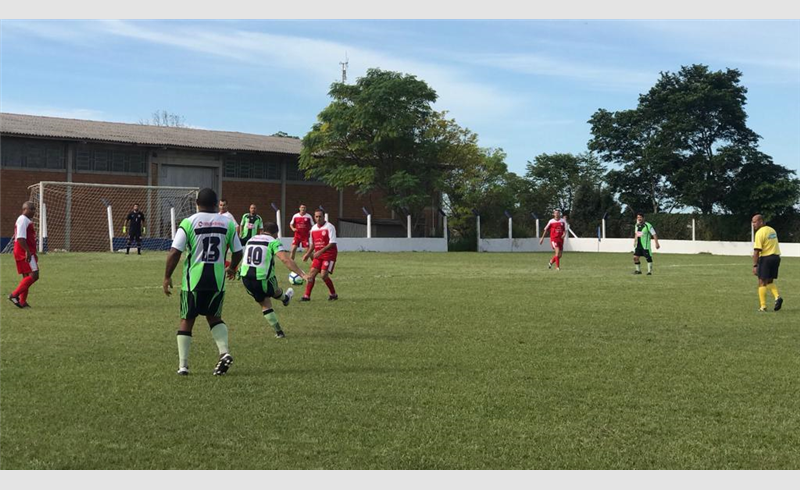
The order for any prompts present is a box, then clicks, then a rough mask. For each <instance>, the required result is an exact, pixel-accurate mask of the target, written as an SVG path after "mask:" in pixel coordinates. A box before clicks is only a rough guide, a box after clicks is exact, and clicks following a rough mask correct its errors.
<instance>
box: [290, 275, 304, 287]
mask: <svg viewBox="0 0 800 490" xmlns="http://www.w3.org/2000/svg"><path fill="white" fill-rule="evenodd" d="M289 282H290V283H291V284H294V285H295V286H299V285H301V284H303V283H304V282H306V281H305V280H304V279H303V278H302V277H300V276H299V275H297V274H296V273H294V272H290V273H289Z"/></svg>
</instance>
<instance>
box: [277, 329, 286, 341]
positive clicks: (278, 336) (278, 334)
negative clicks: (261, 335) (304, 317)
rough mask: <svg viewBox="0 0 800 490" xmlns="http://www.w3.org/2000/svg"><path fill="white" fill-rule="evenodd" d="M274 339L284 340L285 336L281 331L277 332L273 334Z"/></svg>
mask: <svg viewBox="0 0 800 490" xmlns="http://www.w3.org/2000/svg"><path fill="white" fill-rule="evenodd" d="M275 338H278V339H285V338H286V334H284V333H283V330H278V331H277V332H275Z"/></svg>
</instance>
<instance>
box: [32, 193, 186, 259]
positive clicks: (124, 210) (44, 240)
mask: <svg viewBox="0 0 800 490" xmlns="http://www.w3.org/2000/svg"><path fill="white" fill-rule="evenodd" d="M28 189H29V190H30V198H29V200H30V201H32V202H34V203H35V204H36V205H37V209H36V215H35V216H34V218H33V223H34V227H35V229H36V233H37V237H38V239H39V243H38V245H37V247H38V249H39V252H101V251H109V250H110V251H112V252H113V251H115V250H121V249H124V248H125V247H126V244H127V242H128V236H127V234H125V233H123V232H122V227H123V225H124V224H125V218H126V217H127V216H128V213H130V212H131V211H132V210H133V205H134V204H138V205H139V211H141V212H142V213H144V217H145V222H144V226H145V231H144V232H143V233H142V248H143V249H147V250H167V249H169V246H170V244H171V242H172V237H173V236H174V235H175V229H176V226H177V225H178V224H180V222H181V220H182V219H183V218H186V217H188V216H190V215H192V214H193V213H194V212H195V210H196V209H195V199H196V198H197V192H198V190H199V189H198V188H197V187H162V186H145V185H116V184H83V183H76V182H39V183H38V184H34V185H32V186H30V187H28ZM133 246H135V244H134V245H133Z"/></svg>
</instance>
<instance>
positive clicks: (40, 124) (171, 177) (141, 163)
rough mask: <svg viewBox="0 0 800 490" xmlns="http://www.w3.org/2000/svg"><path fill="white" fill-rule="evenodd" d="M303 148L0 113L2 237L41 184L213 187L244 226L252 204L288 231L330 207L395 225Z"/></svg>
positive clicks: (333, 216)
mask: <svg viewBox="0 0 800 490" xmlns="http://www.w3.org/2000/svg"><path fill="white" fill-rule="evenodd" d="M301 147H302V143H301V141H300V140H298V139H295V138H281V137H274V136H262V135H258V134H248V133H237V132H228V131H209V130H203V129H189V128H171V127H159V126H148V125H142V124H123V123H112V122H102V121H86V120H78V119H63V118H55V117H43V116H30V115H22V114H9V113H0V159H1V161H0V208H2V210H3V212H2V219H1V220H0V236H1V237H3V238H4V240H3V241H4V243H5V241H7V240H8V239H9V238H10V237H11V236H12V235H13V232H14V222H15V220H16V218H17V216H18V214H19V207H20V204H21V203H22V202H23V201H25V200H27V199H28V196H29V190H28V186H30V185H33V184H36V183H38V182H40V181H59V182H81V183H100V184H129V185H156V186H191V187H200V188H202V187H211V188H212V189H215V190H216V191H217V194H219V195H220V196H221V197H224V198H226V199H227V200H228V207H229V209H230V211H231V213H233V214H234V216H236V217H237V218H239V217H241V216H242V214H244V213H245V212H247V210H248V207H249V205H250V204H251V203H254V204H256V205H257V206H258V212H259V214H261V216H262V217H263V218H264V219H265V221H273V220H274V219H275V212H274V211H273V208H272V206H273V205H274V206H275V207H277V208H279V209H281V210H282V221H283V223H281V225H282V229H283V230H288V229H289V228H288V222H289V219H290V218H291V216H292V215H293V214H294V213H295V212H296V210H297V207H298V206H299V205H300V204H301V203H304V204H306V205H307V206H308V207H309V211H313V209H314V208H315V207H317V206H323V207H324V209H325V211H326V212H327V213H328V214H329V218H330V220H331V222H333V224H334V225H337V226H338V222H339V219H342V218H348V217H349V218H362V217H363V212H362V207H366V208H368V209H369V210H370V211H371V212H372V213H373V217H374V218H376V219H392V218H393V216H392V213H391V211H389V210H388V209H386V207H385V206H383V204H382V203H381V201H380V199H379V198H378V197H377V196H364V197H359V196H357V195H356V194H355V192H354V191H353V190H351V189H348V190H344V191H337V190H336V189H334V188H332V187H329V186H327V185H325V184H323V183H321V182H316V181H314V180H312V179H307V178H306V177H305V176H304V175H303V172H302V171H301V170H300V169H299V168H298V159H299V156H300V150H301ZM131 204H132V203H131ZM50 212H51V211H50V210H48V214H49V213H50Z"/></svg>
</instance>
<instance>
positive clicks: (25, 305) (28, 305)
mask: <svg viewBox="0 0 800 490" xmlns="http://www.w3.org/2000/svg"><path fill="white" fill-rule="evenodd" d="M22 307H23V308H30V307H31V304H30V303H27V302H26V303H25V304H24V305H22Z"/></svg>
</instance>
